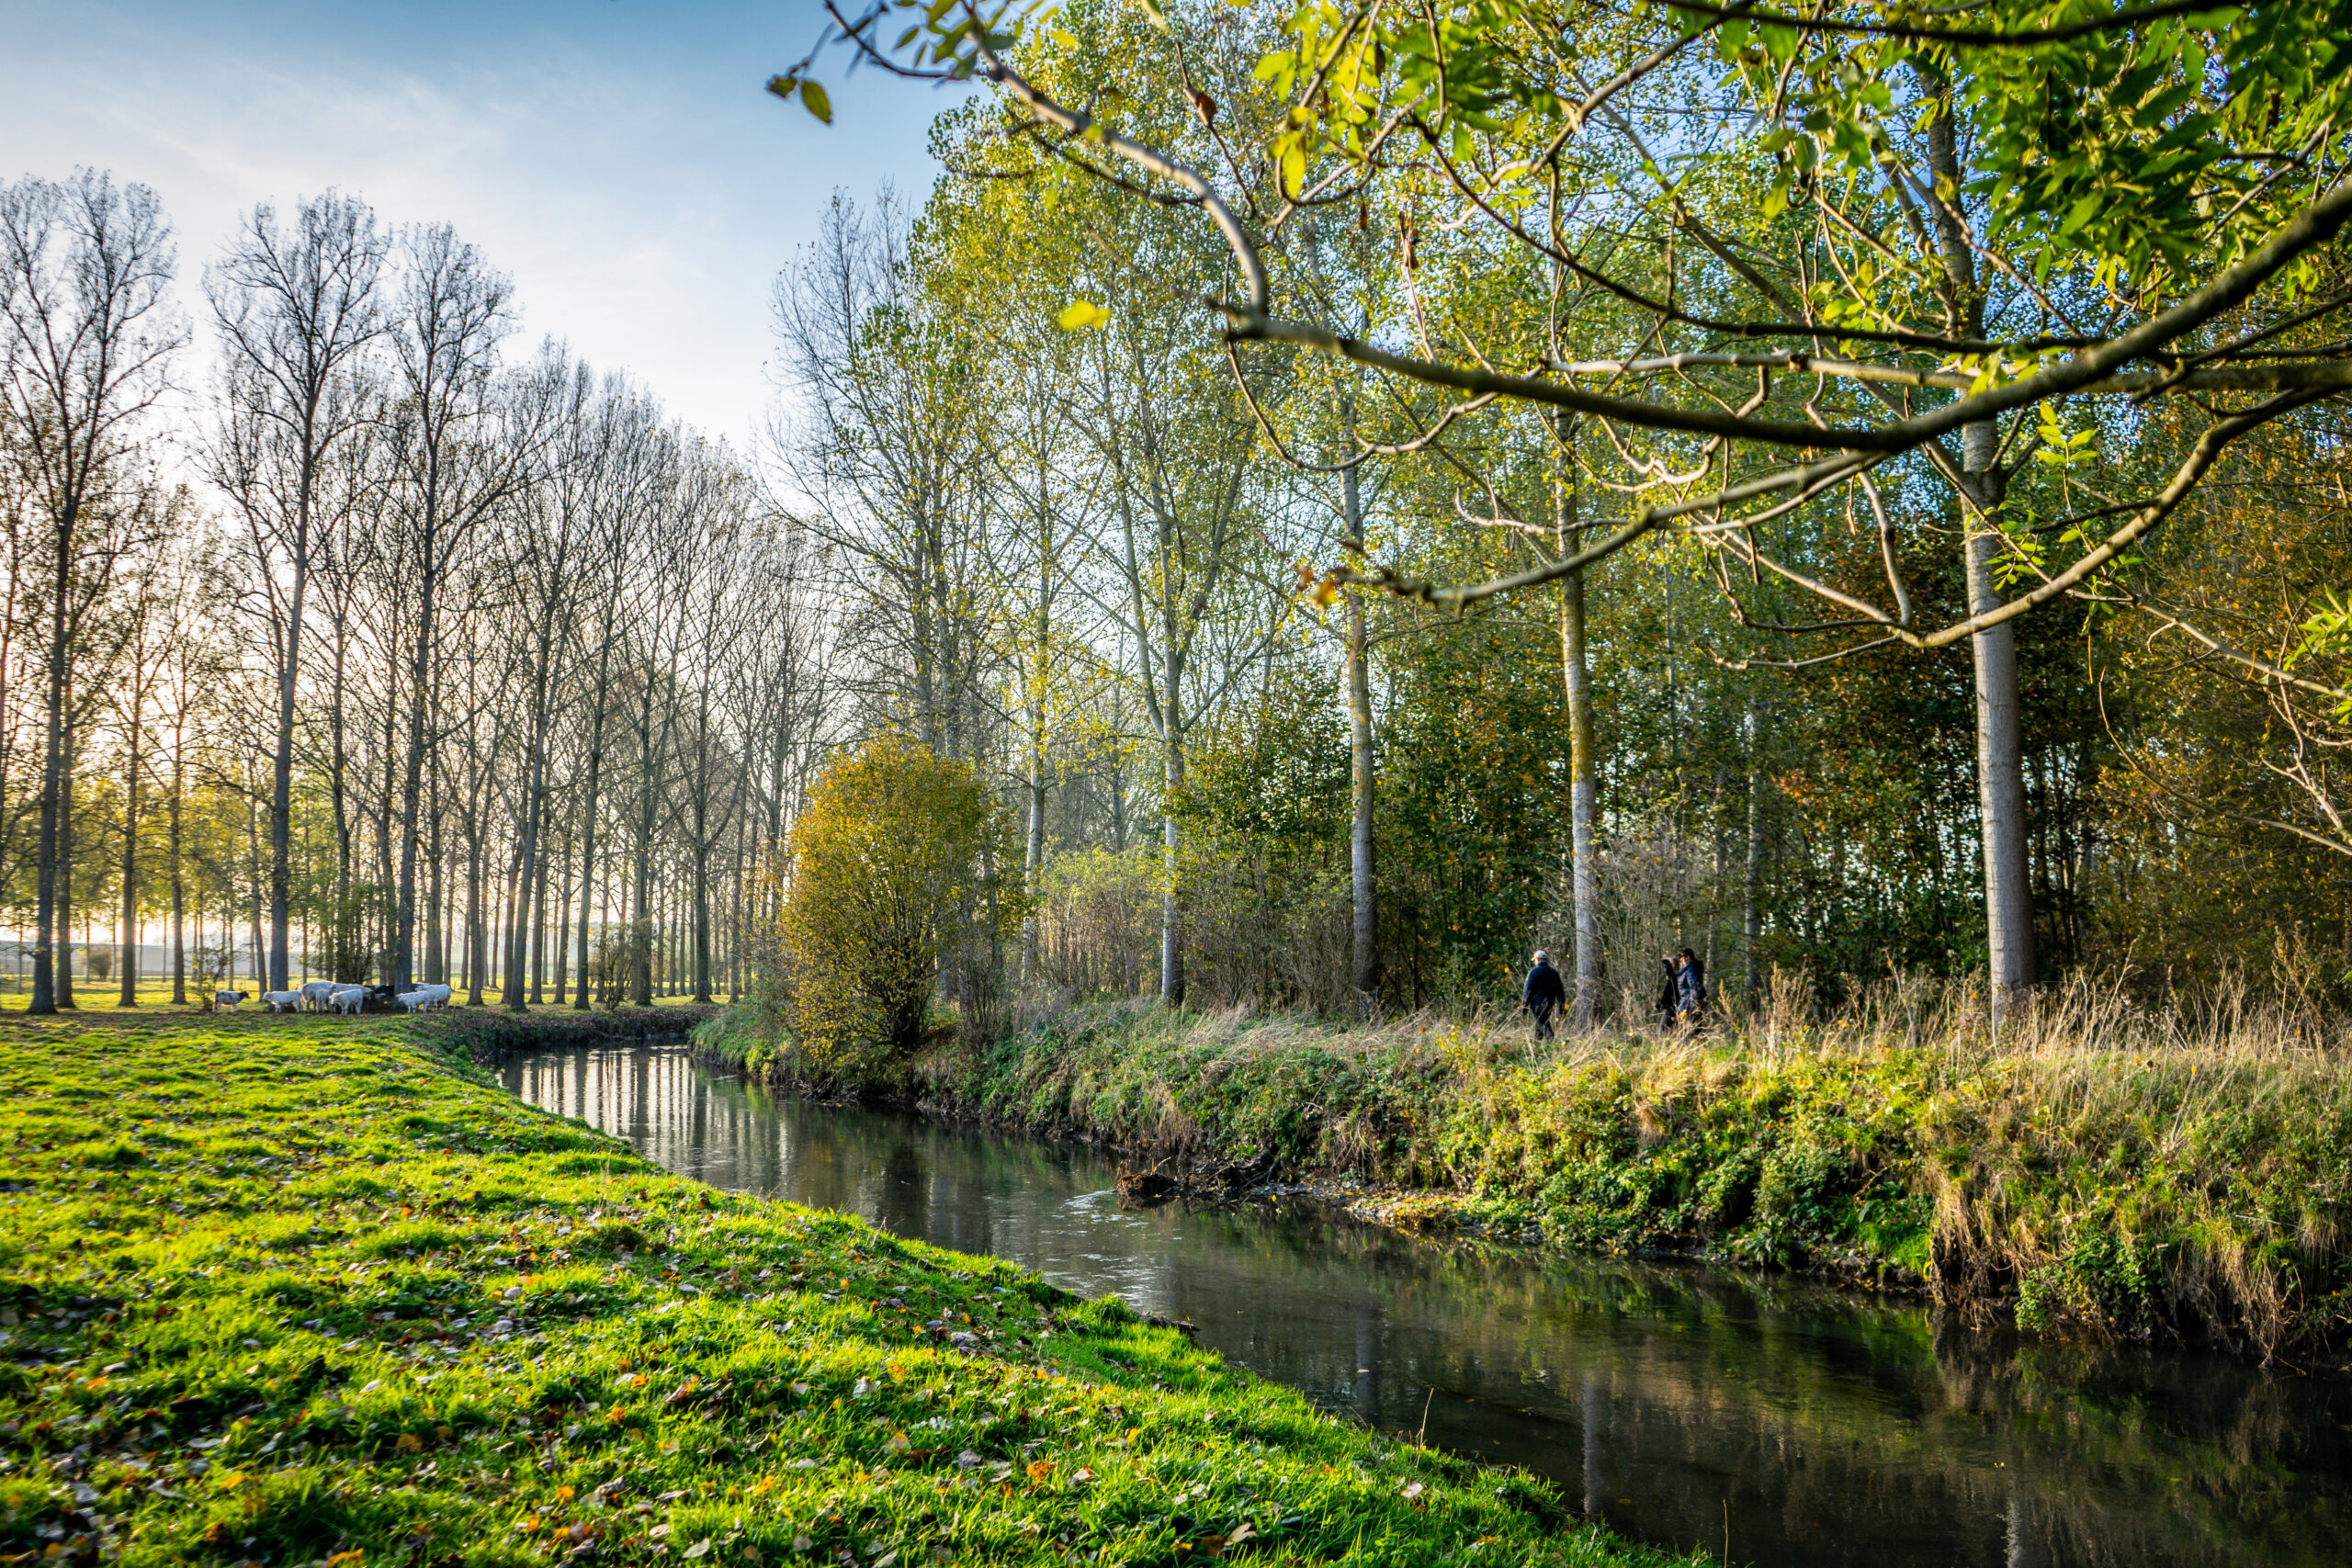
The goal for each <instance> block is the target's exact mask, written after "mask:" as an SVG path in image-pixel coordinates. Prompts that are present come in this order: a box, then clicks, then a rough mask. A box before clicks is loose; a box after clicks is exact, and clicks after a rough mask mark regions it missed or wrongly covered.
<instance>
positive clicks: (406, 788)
mask: <svg viewBox="0 0 2352 1568" xmlns="http://www.w3.org/2000/svg"><path fill="white" fill-rule="evenodd" d="M430 567H431V562H430V560H429V559H428V561H427V570H425V571H424V574H423V579H422V581H421V583H420V585H419V587H418V590H417V597H418V611H417V617H416V657H415V660H413V665H412V668H411V672H410V682H409V710H408V747H407V756H406V760H405V761H404V762H403V763H402V766H401V795H400V802H401V808H400V818H401V847H400V857H401V869H400V881H399V884H398V888H397V892H396V895H395V897H394V899H393V903H392V930H391V971H392V974H391V983H392V989H393V991H394V992H395V993H396V994H397V993H400V992H403V991H407V990H410V989H412V988H413V987H411V985H410V980H411V978H412V976H413V970H414V964H415V958H416V869H417V868H416V859H417V851H418V847H419V846H418V843H417V815H418V813H419V811H420V810H421V809H422V807H423V805H424V801H423V798H422V797H423V795H424V717H425V715H424V706H425V703H426V701H427V700H428V697H429V694H430V693H431V692H432V690H433V680H432V677H433V611H434V586H435V583H434V574H433V572H432V570H430Z"/></svg>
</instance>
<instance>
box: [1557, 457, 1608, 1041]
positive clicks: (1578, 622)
mask: <svg viewBox="0 0 2352 1568" xmlns="http://www.w3.org/2000/svg"><path fill="white" fill-rule="evenodd" d="M1553 430H1554V434H1555V436H1556V437H1557V450H1556V451H1555V453H1554V454H1553V463H1554V470H1553V483H1554V489H1553V505H1554V509H1555V510H1554V516H1555V525H1556V537H1555V544H1554V547H1555V548H1556V549H1557V550H1559V551H1560V553H1561V554H1562V555H1564V556H1566V555H1573V554H1575V553H1576V551H1577V548H1578V547H1580V544H1581V542H1582V539H1583V523H1582V516H1581V510H1580V509H1581V503H1582V492H1583V488H1584V486H1583V475H1582V473H1581V472H1580V471H1579V469H1578V466H1577V434H1578V432H1577V422H1576V421H1575V420H1574V419H1572V418H1570V417H1568V416H1567V415H1566V414H1565V413H1563V414H1560V415H1558V416H1556V418H1555V423H1554V426H1553ZM1560 683H1561V687H1562V690H1563V694H1564V695H1565V696H1566V700H1567V709H1568V910H1569V925H1570V927H1571V935H1572V937H1573V939H1574V942H1575V947H1576V997H1575V999H1574V1000H1573V1001H1572V1002H1571V1003H1570V1004H1569V1017H1570V1018H1571V1019H1572V1020H1574V1021H1576V1022H1577V1023H1578V1024H1580V1025H1581V1024H1589V1023H1590V1022H1591V1021H1593V1015H1594V1012H1595V1010H1596V1009H1597V1008H1598V1007H1599V1005H1600V878H1599V877H1598V876H1597V875H1596V874H1595V871H1596V867H1595V865H1594V863H1593V857H1594V855H1595V853H1596V852H1597V846H1596V840H1597V839H1598V838H1599V836H1600V745H1599V741H1598V739H1597V738H1596V736H1595V733H1594V729H1593V722H1592V667H1591V664H1590V662H1589V659H1588V657H1587V654H1586V648H1585V578H1584V573H1583V572H1582V571H1581V570H1578V571H1572V572H1570V573H1569V574H1568V575H1567V576H1566V577H1564V578H1562V579H1561V580H1560Z"/></svg>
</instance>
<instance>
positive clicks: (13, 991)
mask: <svg viewBox="0 0 2352 1568" xmlns="http://www.w3.org/2000/svg"><path fill="white" fill-rule="evenodd" d="M14 979H15V976H0V1013H10V1012H22V1011H24V1010H25V1005H26V1003H27V1002H28V1001H29V1000H31V998H32V987H30V986H29V985H27V986H24V987H15V986H14V985H13V981H14ZM294 983H295V985H297V986H298V987H299V986H300V984H301V981H300V979H297V980H296V981H295V982H294ZM220 988H221V989H225V990H232V991H236V990H243V991H252V992H254V994H255V995H256V996H258V995H259V994H260V993H259V990H258V988H257V987H255V986H254V983H253V981H252V980H250V979H245V980H240V981H238V982H237V983H236V984H235V985H233V986H226V987H220ZM203 992H204V988H203V987H199V986H196V985H190V986H189V987H188V990H187V997H188V999H187V1005H185V1006H180V1005H177V1004H175V1003H174V1002H173V1000H172V985H171V982H170V981H168V980H165V981H163V982H161V983H160V984H156V983H149V982H147V981H141V983H140V987H139V1005H138V1007H137V1008H136V1009H126V1008H123V1007H121V1006H119V998H120V997H121V994H122V983H121V982H120V981H119V980H100V981H96V982H93V981H89V980H84V979H80V978H76V979H75V980H74V1009H73V1010H74V1013H76V1014H77V1015H78V1014H89V1013H98V1014H103V1015H109V1016H112V1015H121V1014H124V1013H128V1012H133V1011H135V1012H138V1013H141V1014H147V1013H183V1014H189V1015H198V1014H201V1013H202V1011H203V1008H202V1003H201V999H200V998H202V996H203ZM554 994H555V993H554V991H553V989H552V988H549V989H548V990H546V991H544V992H542V995H545V996H548V997H552V996H553V995H554ZM481 995H482V1005H483V1006H485V1007H496V1006H499V1005H500V1004H501V1003H503V1001H504V999H505V993H503V991H501V990H500V989H499V988H498V987H495V986H487V987H483V989H482V993H481ZM465 996H466V993H465V990H464V988H463V987H459V988H458V1004H459V1005H460V1006H462V1005H464V1002H465ZM693 999H694V998H692V997H690V996H688V995H686V994H685V993H684V992H679V993H677V994H674V995H672V994H664V995H662V996H657V997H655V998H653V1002H652V1005H653V1006H655V1007H680V1006H684V1005H685V1004H686V1003H688V1002H691V1001H692V1000H693ZM533 1005H534V1007H535V1009H536V1010H540V1011H548V1012H552V1011H555V1010H557V1004H556V1003H554V1002H552V1001H542V1002H537V1003H535V1004H533ZM563 1006H564V1007H566V1008H569V1007H570V1006H571V1002H570V1000H569V999H567V1000H566V1001H565V1002H564V1003H563ZM238 1011H239V1013H240V1014H243V1013H254V1012H266V1011H267V1010H266V1008H264V1007H263V1006H262V1005H261V1003H260V1002H258V1001H249V1002H246V1003H244V1004H243V1006H242V1007H241V1008H239V1009H238Z"/></svg>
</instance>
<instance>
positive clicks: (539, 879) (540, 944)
mask: <svg viewBox="0 0 2352 1568" xmlns="http://www.w3.org/2000/svg"><path fill="white" fill-rule="evenodd" d="M530 958H531V962H530V965H529V970H530V976H531V1000H532V1002H533V1003H534V1004H536V1003H537V1001H538V1000H539V987H540V985H541V983H542V982H543V981H544V980H545V979H546V977H547V967H548V867H547V863H546V861H544V860H541V861H539V863H538V864H537V866H536V867H534V868H533V873H532V875H531V953H530Z"/></svg>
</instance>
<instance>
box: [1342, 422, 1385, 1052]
mask: <svg viewBox="0 0 2352 1568" xmlns="http://www.w3.org/2000/svg"><path fill="white" fill-rule="evenodd" d="M1354 425H1355V420H1354V411H1353V408H1352V405H1351V407H1350V409H1349V418H1348V426H1349V429H1350V431H1351V433H1352V431H1353V429H1354ZM1340 502H1341V503H1342V505H1343V506H1344V507H1345V509H1346V513H1347V517H1346V523H1347V531H1348V532H1347V547H1348V553H1349V558H1350V561H1351V564H1355V565H1361V564H1362V563H1363V558H1364V545H1363V496H1362V494H1361V492H1360V491H1358V489H1357V486H1356V466H1355V465H1354V464H1353V463H1351V464H1349V465H1348V466H1347V468H1345V469H1343V470H1341V472H1340ZM1346 635H1347V643H1348V646H1347V655H1346V660H1345V663H1346V668H1345V675H1346V685H1347V703H1348V778H1349V822H1348V876H1349V883H1350V886H1351V892H1352V895H1353V898H1354V908H1353V910H1352V913H1353V916H1354V919H1353V920H1352V922H1351V926H1350V932H1351V946H1352V950H1353V952H1352V956H1353V960H1354V962H1353V964H1351V978H1350V982H1349V983H1350V985H1351V987H1353V989H1354V991H1355V1003H1356V1011H1357V1013H1358V1014H1360V1015H1361V1016H1363V1017H1365V1018H1370V1017H1371V1016H1373V1014H1374V1012H1376V1011H1377V1010H1379V1007H1380V908H1379V903H1378V886H1377V884H1376V882H1375V881H1374V868H1373V805H1374V777H1373V761H1374V759H1373V750H1372V669H1371V661H1370V660H1369V659H1368V658H1367V657H1366V649H1365V646H1364V613H1363V592H1361V591H1359V590H1357V589H1353V588H1351V589H1350V590H1348V595H1347V626H1346Z"/></svg>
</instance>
